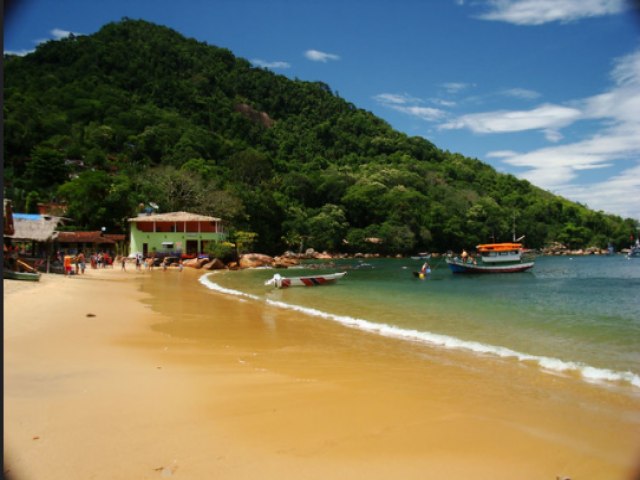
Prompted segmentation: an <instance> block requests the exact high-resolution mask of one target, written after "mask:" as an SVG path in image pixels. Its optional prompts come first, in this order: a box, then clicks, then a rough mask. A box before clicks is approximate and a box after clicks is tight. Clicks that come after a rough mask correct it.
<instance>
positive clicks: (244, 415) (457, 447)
mask: <svg viewBox="0 0 640 480" xmlns="http://www.w3.org/2000/svg"><path fill="white" fill-rule="evenodd" d="M201 274H202V272H197V271H192V270H189V269H185V270H184V272H181V273H180V272H177V271H167V272H163V271H161V270H160V271H154V272H151V273H149V272H145V273H141V272H135V271H129V272H126V273H123V272H120V271H119V270H118V269H113V270H111V269H108V270H100V271H96V270H88V271H87V274H86V275H85V276H84V277H83V276H79V277H69V278H65V277H62V276H55V275H44V276H43V279H42V281H41V282H40V283H38V284H31V283H27V282H17V281H8V280H5V281H4V287H5V293H4V318H5V323H4V408H5V411H4V421H5V432H4V442H5V449H4V462H5V465H4V470H5V476H6V478H10V479H14V480H21V479H26V480H30V479H53V480H56V479H75V478H77V479H87V478H94V479H132V478H136V479H147V478H148V479H154V478H176V479H178V478H184V479H203V478H216V479H257V478H260V479H283V478H305V479H327V478H332V479H353V478H366V479H390V478H402V479H424V478H447V479H470V478H473V479H492V480H495V479H513V478H518V479H544V478H549V479H555V478H556V477H570V478H572V479H581V478H585V479H586V478H588V479H603V480H604V479H618V478H621V479H635V478H636V475H635V473H634V467H635V466H636V460H638V458H639V457H638V454H639V453H640V428H639V427H640V408H639V407H640V395H638V393H637V392H636V393H635V394H631V393H630V392H629V389H626V390H621V391H618V390H616V389H612V388H604V387H600V386H594V385H589V384H586V383H584V382H582V381H579V380H578V379H573V378H566V377H562V376H558V375H549V374H542V373H541V372H540V371H539V370H537V369H536V368H527V366H526V365H524V366H523V365H522V364H517V363H515V362H510V361H508V360H496V359H494V358H484V357H481V356H471V355H465V354H460V353H452V352H445V351H439V350H437V349H434V350H431V349H426V348H425V347H424V346H420V345H414V344H412V343H410V342H403V341H394V340H393V339H389V338H380V337H376V336H375V335H370V334H366V333H363V332H360V331H356V330H351V329H348V328H345V327H343V326H341V325H338V324H333V323H331V322H323V321H322V320H319V319H317V318H307V317H305V316H304V315H300V314H297V313H295V312H291V311H282V310H278V309H276V308H274V307H270V306H266V305H264V304H261V303H258V302H252V301H242V300H238V299H236V298H229V297H225V296H223V295H221V294H219V293H216V292H211V291H207V290H206V289H204V288H203V287H202V286H201V285H199V284H198V283H197V278H198V276H199V275H201Z"/></svg>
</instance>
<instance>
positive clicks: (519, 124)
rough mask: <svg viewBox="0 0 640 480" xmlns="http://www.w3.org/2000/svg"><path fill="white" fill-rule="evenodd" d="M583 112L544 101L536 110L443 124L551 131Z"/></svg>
mask: <svg viewBox="0 0 640 480" xmlns="http://www.w3.org/2000/svg"><path fill="white" fill-rule="evenodd" d="M581 115H582V112H581V111H580V110H578V109H576V108H570V107H563V106H561V105H552V104H544V105H540V106H539V107H537V108H534V109H533V110H522V111H509V110H499V111H495V112H484V113H470V114H467V115H462V116H461V117H458V118H457V119H455V120H453V121H450V122H448V123H445V124H443V125H441V126H440V128H441V129H444V130H452V129H459V128H468V129H469V130H471V131H472V132H475V133H504V132H521V131H524V130H549V129H556V128H560V127H564V126H566V125H569V124H571V123H573V122H574V121H575V120H577V119H578V118H579V117H580V116H581Z"/></svg>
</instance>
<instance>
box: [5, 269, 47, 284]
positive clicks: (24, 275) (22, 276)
mask: <svg viewBox="0 0 640 480" xmlns="http://www.w3.org/2000/svg"><path fill="white" fill-rule="evenodd" d="M2 277H3V278H8V279H10V280H27V281H31V282H38V281H39V280H40V273H39V272H16V271H15V270H8V269H6V268H5V269H3V270H2Z"/></svg>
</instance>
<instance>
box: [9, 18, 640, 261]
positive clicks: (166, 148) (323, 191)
mask: <svg viewBox="0 0 640 480" xmlns="http://www.w3.org/2000/svg"><path fill="white" fill-rule="evenodd" d="M4 62H5V72H4V73H5V84H4V86H5V91H4V108H3V115H4V135H5V143H4V162H5V163H4V172H5V177H4V178H5V185H4V187H5V195H6V196H7V197H10V198H12V199H13V200H14V202H15V203H16V208H18V209H21V208H22V209H26V208H33V205H34V203H35V202H36V201H38V200H39V201H50V200H53V199H55V200H57V201H65V202H67V204H68V206H69V211H68V216H70V217H72V218H73V219H74V221H75V222H74V223H75V225H76V226H78V227H80V228H92V229H93V228H97V227H101V226H105V225H106V226H109V227H110V229H112V228H113V229H121V230H123V231H124V230H125V229H126V226H127V225H126V218H127V217H129V216H132V215H134V213H135V212H136V209H137V208H138V206H139V204H140V203H145V202H150V201H153V202H156V203H158V204H159V205H160V208H161V210H162V211H171V210H174V209H175V210H178V209H180V210H189V211H193V212H194V213H202V214H209V215H215V216H218V217H221V218H223V219H225V220H227V221H228V222H230V223H231V224H232V225H233V227H234V228H235V229H237V230H238V231H247V232H253V233H255V234H256V235H255V247H256V248H260V249H262V250H264V251H268V252H277V251H281V250H282V249H284V248H292V247H293V246H297V245H301V242H303V243H304V245H305V246H308V247H314V248H316V249H327V250H333V251H336V250H342V251H344V250H352V251H353V250H359V251H378V252H381V253H396V252H410V251H415V250H421V251H422V250H435V251H445V250H448V249H460V248H462V247H469V246H473V245H474V244H476V243H480V242H486V241H490V240H492V239H495V240H496V241H500V240H509V239H510V238H511V229H512V225H513V221H514V219H515V221H516V222H517V228H518V232H522V233H526V234H527V237H526V238H527V240H526V241H527V245H528V246H529V247H534V248H535V247H541V246H542V245H543V244H544V243H545V242H549V241H555V240H558V241H563V242H566V243H568V244H570V245H572V246H586V245H587V244H597V245H599V246H605V245H606V243H607V242H610V241H611V242H613V243H614V244H616V245H617V246H624V245H626V243H627V242H628V238H629V232H631V231H634V229H635V228H637V225H636V222H635V221H633V220H632V219H622V218H620V217H618V216H615V215H610V214H606V213H604V212H594V211H592V210H589V209H588V208H586V207H585V206H583V205H580V204H576V203H574V202H570V201H568V200H566V199H564V198H561V197H558V196H555V195H553V194H551V193H549V192H545V191H543V190H541V189H539V188H537V187H535V186H533V185H531V184H530V183H529V182H527V181H525V180H519V179H517V178H515V177H514V176H512V175H505V174H501V173H497V172H496V171H495V170H494V169H493V168H491V167H490V166H488V165H486V164H484V163H482V162H480V161H479V160H477V159H472V158H466V157H464V156H462V155H459V154H456V153H451V152H448V151H443V150H441V149H438V148H437V147H436V146H435V145H433V144H432V143H431V142H429V141H428V140H426V139H424V138H420V137H410V136H407V135H405V134H403V133H400V132H397V131H395V130H393V129H392V128H391V127H390V126H389V125H388V124H387V123H386V122H385V121H383V120H381V119H380V118H378V117H376V116H375V115H373V114H372V113H370V112H367V111H365V110H362V109H359V108H357V107H356V106H355V105H353V104H351V103H349V102H348V101H346V100H344V99H342V98H340V96H339V95H337V94H336V93H334V92H332V90H331V88H330V87H329V86H328V85H326V84H324V83H322V82H306V81H300V80H291V79H288V78H286V77H284V76H281V75H277V74H274V73H273V72H270V71H268V70H266V69H262V68H256V67H253V66H252V65H251V64H250V63H249V62H248V61H246V60H244V59H242V58H238V57H235V56H234V55H233V54H232V53H231V52H230V51H229V50H226V49H222V48H218V47H215V46H211V45H207V44H206V43H203V42H198V41H196V40H194V39H188V38H185V37H183V36H182V35H180V34H179V33H177V32H175V31H173V30H171V29H169V28H166V27H162V26H158V25H154V24H151V23H148V22H145V21H142V20H131V19H126V18H125V19H123V20H122V21H120V22H114V23H110V24H107V25H105V26H104V27H102V29H100V31H98V32H97V33H95V34H93V35H89V36H70V37H68V38H65V39H63V40H58V41H48V42H46V43H44V44H41V45H39V46H38V48H37V49H36V51H35V52H33V53H31V54H28V55H26V56H24V57H18V56H12V55H5V57H4ZM371 238H375V239H378V240H379V241H377V242H371V241H370V239H371ZM367 239H369V240H367ZM603 244H604V245H603Z"/></svg>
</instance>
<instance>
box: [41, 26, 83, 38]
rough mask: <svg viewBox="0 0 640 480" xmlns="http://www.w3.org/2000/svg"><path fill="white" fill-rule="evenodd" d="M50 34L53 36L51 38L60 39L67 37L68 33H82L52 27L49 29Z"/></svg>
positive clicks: (76, 34)
mask: <svg viewBox="0 0 640 480" xmlns="http://www.w3.org/2000/svg"><path fill="white" fill-rule="evenodd" d="M49 33H51V35H52V36H53V38H55V39H56V40H60V39H62V38H67V37H68V36H69V35H72V34H73V35H75V36H78V35H82V34H81V33H77V32H70V31H69V30H62V29H61V28H54V29H53V30H51V32H49Z"/></svg>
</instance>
